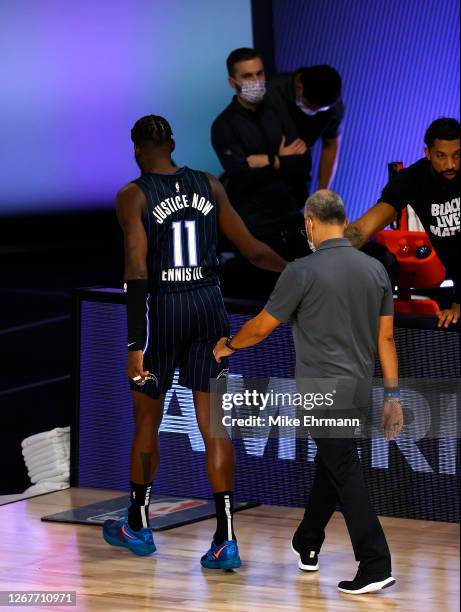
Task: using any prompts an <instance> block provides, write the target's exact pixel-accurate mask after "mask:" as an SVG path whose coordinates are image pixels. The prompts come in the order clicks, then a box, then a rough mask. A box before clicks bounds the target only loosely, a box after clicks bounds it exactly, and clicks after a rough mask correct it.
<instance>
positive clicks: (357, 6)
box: [273, 0, 459, 220]
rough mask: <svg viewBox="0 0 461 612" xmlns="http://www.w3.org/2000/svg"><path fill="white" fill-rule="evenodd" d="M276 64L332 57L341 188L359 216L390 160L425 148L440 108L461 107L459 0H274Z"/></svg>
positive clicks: (446, 111)
mask: <svg viewBox="0 0 461 612" xmlns="http://www.w3.org/2000/svg"><path fill="white" fill-rule="evenodd" d="M273 16H274V44H275V58H276V68H277V70H278V71H291V70H294V69H296V68H298V67H299V66H308V65H314V64H324V63H327V64H330V65H332V66H334V67H335V68H336V69H337V70H338V71H339V72H340V74H341V75H342V77H343V83H344V100H345V104H346V118H345V122H344V129H343V135H344V137H343V146H342V150H341V154H340V163H339V167H338V173H337V176H336V179H335V182H334V185H333V188H334V189H335V190H336V191H338V192H339V193H340V194H341V195H342V196H343V198H344V201H345V204H346V206H347V209H348V214H349V218H350V219H351V220H353V219H355V218H357V217H358V216H359V215H360V214H361V213H362V212H364V211H365V210H366V209H367V208H368V207H369V206H370V205H371V204H373V203H374V202H375V201H376V198H377V196H379V193H380V190H381V187H382V186H383V185H384V183H385V182H386V179H387V168H386V164H387V162H389V161H394V160H400V161H403V162H404V164H405V165H409V164H410V163H412V162H414V161H416V160H417V159H419V158H420V157H422V155H423V146H424V145H423V136H424V132H425V129H426V128H427V126H428V125H429V123H430V122H431V121H433V120H434V119H436V118H437V117H440V116H452V117H459V3H458V2H457V1H456V0H445V1H444V2H438V1H437V2H436V1H435V0H404V1H403V2H402V1H401V0H320V1H319V0H273Z"/></svg>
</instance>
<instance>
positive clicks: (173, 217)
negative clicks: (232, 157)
mask: <svg viewBox="0 0 461 612" xmlns="http://www.w3.org/2000/svg"><path fill="white" fill-rule="evenodd" d="M131 139H132V141H133V143H134V151H135V158H136V162H137V164H138V166H139V167H140V169H141V172H142V174H141V176H140V177H139V178H138V179H136V180H135V181H133V182H131V183H128V184H127V185H126V186H125V187H124V188H123V189H122V190H121V191H120V192H119V193H118V196H117V206H116V209H117V217H118V220H119V222H120V225H121V227H122V230H123V233H124V250H125V273H124V277H125V291H126V300H127V323H128V367H127V373H128V376H129V378H130V386H131V390H132V396H133V400H134V418H135V434H134V440H133V446H132V452H131V472H130V478H131V482H130V485H131V496H130V497H131V506H130V508H129V510H128V516H127V518H124V519H122V520H119V521H113V520H109V521H106V522H105V524H104V528H103V535H104V539H105V540H106V541H107V542H108V543H109V544H112V545H114V546H124V547H127V548H129V549H130V550H131V551H132V552H134V553H135V554H137V555H148V554H150V553H153V552H154V551H155V550H156V547H155V544H154V541H153V537H152V530H151V529H150V527H149V516H148V510H149V498H150V490H151V482H152V479H153V476H154V474H155V472H156V469H157V466H158V462H159V455H158V429H159V426H160V423H161V420H162V415H163V400H164V396H165V393H166V392H167V391H168V390H169V389H170V387H171V385H172V380H173V375H174V372H175V369H176V368H177V367H179V372H180V375H179V384H180V385H183V386H185V387H189V388H190V389H192V392H193V398H194V405H195V412H196V417H197V422H198V426H199V429H200V432H201V434H202V436H203V440H204V443H205V450H206V467H207V472H208V477H209V481H210V484H211V488H212V490H213V496H214V501H215V505H216V519H217V526H216V532H215V534H214V537H213V541H212V544H211V548H210V549H209V551H208V552H207V553H206V554H205V555H204V556H203V557H202V559H201V564H202V566H203V567H206V568H217V569H231V568H235V567H239V566H240V565H241V561H240V556H239V550H238V547H237V543H236V539H235V534H234V530H233V521H232V518H233V517H232V509H233V499H232V498H233V495H232V488H233V476H234V454H233V446H232V442H231V440H230V439H229V438H228V437H226V436H223V437H217V436H213V435H212V432H211V423H210V420H211V419H210V393H209V384H210V379H211V378H220V377H225V376H226V374H227V371H228V369H227V363H226V362H221V363H220V364H218V363H217V362H216V361H215V359H214V356H213V348H214V345H215V343H216V341H217V340H218V339H219V338H221V337H223V336H227V335H228V333H229V323H228V319H227V315H226V310H225V307H224V303H223V300H222V297H221V292H220V289H219V283H218V275H217V269H216V266H217V263H218V262H217V257H216V244H217V238H218V226H219V229H220V230H221V231H222V232H223V233H224V234H225V236H226V237H227V238H228V239H229V240H230V241H231V242H233V243H234V244H235V246H236V247H237V248H238V249H239V251H240V252H241V253H242V254H243V255H244V256H245V257H246V258H247V259H248V260H249V261H251V263H253V264H254V265H257V266H259V267H261V268H263V269H266V270H270V271H274V272H281V271H282V270H283V269H284V268H285V266H286V262H285V260H284V259H282V258H281V257H279V256H278V255H277V254H276V253H275V252H274V251H273V250H272V249H270V248H269V247H268V246H267V245H266V244H264V243H262V242H259V241H258V240H256V239H255V238H254V237H253V236H252V235H251V234H250V232H249V231H248V229H247V228H246V226H245V225H244V223H243V221H242V220H241V218H240V217H239V215H238V214H237V213H236V212H235V211H234V209H233V208H232V206H231V205H230V203H229V200H228V198H227V195H226V193H225V191H224V189H223V187H222V186H221V184H220V183H219V182H218V181H217V179H215V178H214V177H213V176H212V175H210V174H207V173H205V172H200V171H197V170H191V169H190V168H188V167H187V166H184V167H182V168H178V167H176V166H175V164H174V162H173V161H172V159H171V153H172V151H173V150H174V147H175V143H174V140H173V138H172V131H171V128H170V125H169V124H168V122H167V121H166V120H165V119H163V118H162V117H159V116H156V115H149V116H146V117H142V118H141V119H139V121H137V122H136V123H135V125H134V127H133V129H132V130H131Z"/></svg>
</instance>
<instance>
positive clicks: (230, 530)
mask: <svg viewBox="0 0 461 612" xmlns="http://www.w3.org/2000/svg"><path fill="white" fill-rule="evenodd" d="M193 394H194V403H195V413H196V416H197V423H198V426H199V429H200V432H201V434H202V437H203V441H204V443H205V454H206V459H205V460H206V468H207V473H208V478H209V480H210V484H211V488H212V491H213V498H214V501H215V507H216V531H215V533H214V536H213V541H212V543H211V547H210V549H209V551H208V552H207V553H206V554H205V555H203V557H202V559H201V564H202V566H203V567H206V568H208V569H232V568H237V567H240V565H241V560H240V554H239V550H238V547H237V541H236V537H235V533H234V527H233V481H234V465H235V464H234V447H233V445H232V442H231V440H230V439H229V437H228V435H227V432H226V430H225V428H224V427H223V426H222V423H221V426H220V425H219V422H215V419H212V415H211V411H212V410H213V406H212V402H211V395H210V393H207V392H203V391H194V392H193ZM214 408H216V407H214Z"/></svg>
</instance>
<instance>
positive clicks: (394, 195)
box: [379, 158, 461, 302]
mask: <svg viewBox="0 0 461 612" xmlns="http://www.w3.org/2000/svg"><path fill="white" fill-rule="evenodd" d="M379 202H386V203H387V204H390V205H391V206H393V207H394V208H395V209H396V210H397V211H398V212H400V211H401V210H402V209H403V208H405V206H406V205H407V204H410V206H411V207H412V208H413V209H414V211H415V213H416V214H417V215H418V217H419V219H420V220H421V223H422V224H423V226H424V229H425V230H426V232H427V234H428V236H429V238H430V240H431V242H432V244H433V246H434V249H435V251H436V253H437V255H438V256H439V258H440V260H441V261H442V263H443V265H444V266H445V268H446V270H447V273H448V275H449V276H450V277H451V278H452V279H453V281H454V283H455V287H456V298H455V299H456V301H457V302H459V288H460V285H459V282H460V277H459V272H460V266H459V263H458V262H459V259H460V246H461V238H460V229H459V226H460V221H459V203H460V177H459V175H458V176H457V178H455V179H453V180H452V181H448V180H446V179H442V178H439V177H437V176H435V175H434V174H433V172H432V169H431V163H430V161H429V160H428V159H426V158H422V159H420V160H418V161H417V162H416V163H414V164H412V165H411V166H409V167H408V168H405V169H404V170H401V171H400V172H399V173H398V174H397V176H395V177H394V178H393V179H391V180H390V181H389V182H388V183H387V185H386V186H385V187H384V189H383V191H382V193H381V197H380V198H379Z"/></svg>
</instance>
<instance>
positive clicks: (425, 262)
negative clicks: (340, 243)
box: [375, 208, 445, 316]
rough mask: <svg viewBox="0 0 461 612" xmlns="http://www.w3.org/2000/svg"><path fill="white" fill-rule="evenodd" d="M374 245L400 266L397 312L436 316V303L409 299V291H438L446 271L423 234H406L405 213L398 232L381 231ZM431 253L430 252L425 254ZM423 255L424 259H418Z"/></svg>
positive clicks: (395, 301) (406, 216) (392, 230)
mask: <svg viewBox="0 0 461 612" xmlns="http://www.w3.org/2000/svg"><path fill="white" fill-rule="evenodd" d="M375 238H376V241H377V242H379V243H380V244H383V245H384V246H385V247H387V248H388V249H389V251H391V253H393V254H394V255H395V256H396V257H397V261H398V262H399V266H400V272H399V278H398V285H397V287H398V294H397V295H398V297H397V299H396V300H394V308H395V311H396V312H411V313H417V314H423V315H432V316H433V315H435V314H436V312H437V311H438V310H440V308H439V305H438V304H437V302H436V301H435V300H431V299H428V298H425V299H411V292H410V289H419V288H425V289H431V288H434V287H439V286H440V284H441V283H442V282H443V281H444V279H445V268H444V266H443V264H442V262H441V261H440V259H439V258H438V257H437V254H436V252H435V250H434V247H433V246H432V244H431V242H430V240H429V236H428V235H427V234H426V232H413V231H409V230H408V215H407V209H406V208H405V209H404V210H403V211H402V217H401V221H400V227H399V228H398V229H389V230H382V231H381V232H378V233H377V234H376V236H375ZM428 249H430V251H429V250H428ZM417 253H419V255H425V256H424V257H417Z"/></svg>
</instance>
